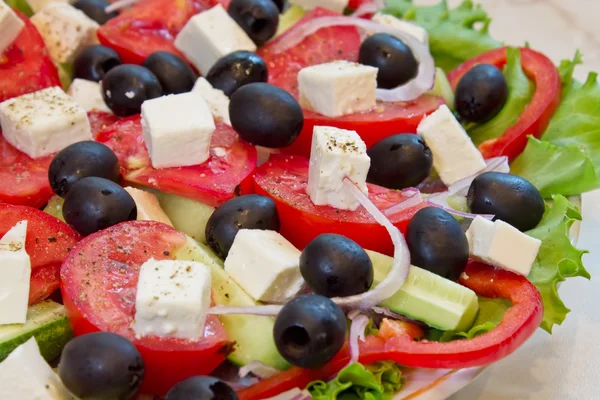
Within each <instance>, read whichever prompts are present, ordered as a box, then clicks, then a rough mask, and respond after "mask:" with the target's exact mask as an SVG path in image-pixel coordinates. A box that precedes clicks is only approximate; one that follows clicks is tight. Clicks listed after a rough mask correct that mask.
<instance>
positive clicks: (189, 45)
mask: <svg viewBox="0 0 600 400" xmlns="http://www.w3.org/2000/svg"><path fill="white" fill-rule="evenodd" d="M175 47H176V48H177V49H178V50H179V51H181V52H182V53H183V54H185V56H186V57H187V58H188V59H189V60H190V61H191V62H192V64H194V66H195V67H196V68H198V70H199V71H200V73H201V74H202V75H206V74H208V71H209V70H210V68H211V67H212V66H213V65H214V63H215V62H217V60H218V59H219V58H221V57H223V56H225V55H227V54H229V53H232V52H234V51H236V50H248V51H256V45H255V44H254V42H253V41H252V40H251V39H250V38H249V37H248V35H247V34H246V32H244V30H243V29H242V28H240V26H239V25H238V24H237V23H236V22H235V21H234V20H233V18H231V17H230V16H229V14H227V11H226V10H225V9H224V8H223V6H222V5H220V4H217V5H216V6H214V7H213V8H211V9H210V10H207V11H204V12H201V13H200V14H197V15H195V16H193V17H192V18H191V19H190V20H189V21H188V22H187V23H186V24H185V26H184V27H183V29H182V30H181V32H179V34H178V35H177V37H176V38H175Z"/></svg>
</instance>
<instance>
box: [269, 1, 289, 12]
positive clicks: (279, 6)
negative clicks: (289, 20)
mask: <svg viewBox="0 0 600 400" xmlns="http://www.w3.org/2000/svg"><path fill="white" fill-rule="evenodd" d="M272 1H273V3H275V5H276V6H277V9H278V10H279V13H282V12H283V10H284V9H285V4H286V1H285V0H272Z"/></svg>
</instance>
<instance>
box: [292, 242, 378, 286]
mask: <svg viewBox="0 0 600 400" xmlns="http://www.w3.org/2000/svg"><path fill="white" fill-rule="evenodd" d="M300 272H301V273H302V277H303V278H304V281H305V282H306V283H307V285H308V287H310V289H311V290H312V291H313V292H315V293H316V294H320V295H322V296H325V297H345V296H353V295H355V294H361V293H364V292H366V291H367V290H369V288H370V287H371V284H372V283H373V264H372V263H371V259H370V258H369V256H368V255H367V253H366V252H365V251H364V249H363V248H362V247H360V246H359V245H358V243H356V242H355V241H353V240H351V239H348V238H347V237H345V236H341V235H336V234H331V233H326V234H323V235H319V236H317V237H316V238H314V239H313V240H312V241H311V242H310V243H309V244H308V245H307V246H306V247H305V248H304V250H303V251H302V254H301V255H300Z"/></svg>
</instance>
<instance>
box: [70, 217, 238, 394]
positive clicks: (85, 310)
mask: <svg viewBox="0 0 600 400" xmlns="http://www.w3.org/2000/svg"><path fill="white" fill-rule="evenodd" d="M185 240H186V239H185V235H183V234H182V233H180V232H177V231H176V230H175V229H173V228H171V227H170V226H168V225H165V224H162V223H159V222H152V221H131V222H124V223H122V224H119V225H115V226H112V227H110V228H108V229H105V230H103V231H100V232H97V233H95V234H92V235H90V236H88V237H86V238H85V239H84V240H82V241H81V242H80V243H79V244H78V245H77V246H76V247H75V248H74V249H73V251H72V252H71V253H70V255H69V257H68V258H67V259H66V260H65V262H64V264H63V266H62V268H61V271H60V278H61V291H62V295H63V301H64V304H65V307H66V309H67V316H68V318H69V321H70V322H71V325H72V327H73V331H74V333H75V335H84V334H86V333H90V332H97V331H107V332H113V333H117V334H119V335H122V336H124V337H126V338H127V339H129V340H131V341H132V342H133V343H134V344H135V345H136V347H137V348H138V349H139V351H140V353H141V354H142V357H143V359H144V363H145V366H146V375H145V378H144V382H143V383H142V387H141V391H142V392H143V393H148V394H155V395H164V394H165V393H166V392H167V391H168V390H169V389H170V388H171V387H172V386H173V385H175V384H176V383H177V382H179V381H181V380H183V379H186V378H188V377H190V376H194V375H206V374H208V373H210V372H211V371H212V370H213V369H215V368H216V367H217V366H218V365H219V364H220V363H221V362H222V361H223V360H224V359H225V356H226V355H227V352H228V349H229V347H230V343H229V342H228V339H227V335H226V333H225V330H224V328H223V327H222V325H221V323H220V322H219V320H218V318H217V317H216V316H209V317H208V320H207V323H206V328H205V330H204V336H203V337H202V338H200V339H199V340H197V341H189V340H183V339H174V338H159V337H153V336H148V337H143V338H140V339H137V338H136V337H135V333H134V331H133V329H132V327H131V323H132V321H133V318H134V315H135V296H136V292H137V281H138V277H139V270H140V266H141V265H142V264H143V263H144V262H146V261H147V260H148V259H150V258H154V259H157V260H164V259H168V258H169V254H170V252H172V251H173V250H174V249H176V248H177V247H179V246H181V245H183V244H184V243H185Z"/></svg>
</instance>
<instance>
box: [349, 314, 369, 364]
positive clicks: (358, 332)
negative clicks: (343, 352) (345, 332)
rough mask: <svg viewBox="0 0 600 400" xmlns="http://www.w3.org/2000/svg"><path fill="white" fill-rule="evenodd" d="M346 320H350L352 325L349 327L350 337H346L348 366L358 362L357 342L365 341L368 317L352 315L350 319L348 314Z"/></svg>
mask: <svg viewBox="0 0 600 400" xmlns="http://www.w3.org/2000/svg"><path fill="white" fill-rule="evenodd" d="M348 318H350V319H351V320H352V324H351V325H350V336H349V337H348V344H349V349H350V364H352V363H355V362H358V356H359V346H358V340H359V339H360V340H362V341H363V342H364V340H365V329H367V325H369V317H367V316H366V315H364V314H360V312H359V313H358V315H354V316H353V317H350V314H348Z"/></svg>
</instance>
